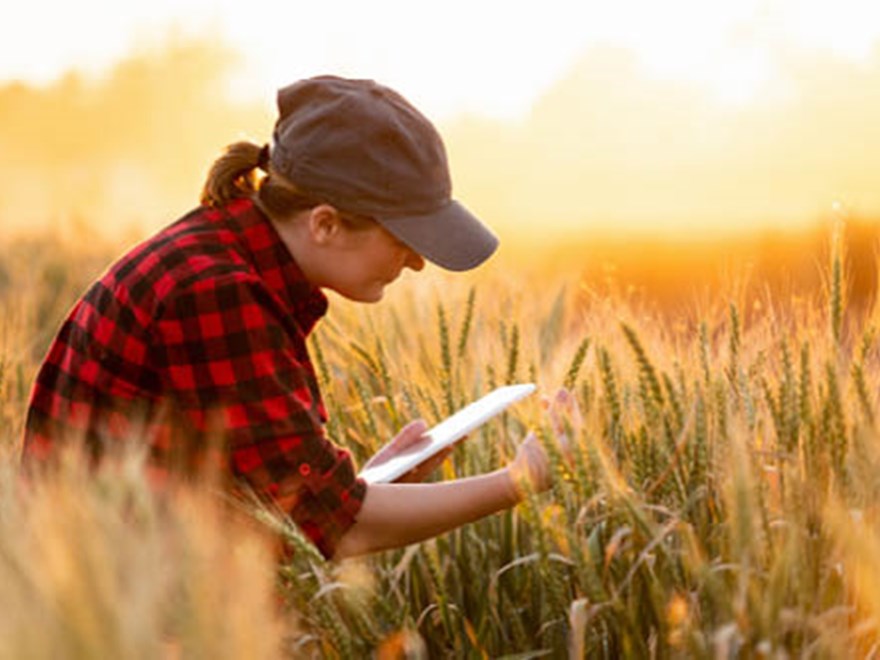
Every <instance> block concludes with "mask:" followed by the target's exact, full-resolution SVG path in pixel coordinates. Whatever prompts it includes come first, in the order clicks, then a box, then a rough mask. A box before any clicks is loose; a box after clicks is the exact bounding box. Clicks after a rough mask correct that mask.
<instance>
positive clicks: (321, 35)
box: [0, 0, 880, 234]
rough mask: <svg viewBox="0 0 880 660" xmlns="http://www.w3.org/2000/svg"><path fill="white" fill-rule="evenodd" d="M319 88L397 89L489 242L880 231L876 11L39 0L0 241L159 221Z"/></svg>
mask: <svg viewBox="0 0 880 660" xmlns="http://www.w3.org/2000/svg"><path fill="white" fill-rule="evenodd" d="M48 17H51V18H48ZM72 70H76V71H78V72H80V74H81V75H79V76H78V77H74V78H71V77H70V76H69V75H68V73H69V72H70V71H72ZM318 73H336V74H340V75H347V76H357V77H369V78H374V79H376V80H379V81H381V82H384V83H386V84H388V85H390V86H392V87H395V88H396V89H398V90H399V91H401V92H403V93H404V95H405V96H407V97H408V98H409V99H410V100H412V101H413V102H414V103H415V104H416V105H417V106H418V107H419V108H421V109H422V110H423V111H424V112H425V113H426V114H427V115H428V116H429V117H430V118H431V119H432V120H434V121H435V122H437V123H438V126H439V127H440V128H441V132H442V133H443V135H444V138H445V140H446V143H447V148H448V150H449V153H450V161H451V164H452V170H453V182H454V185H455V192H456V196H457V197H459V198H460V199H462V200H463V201H465V202H466V203H467V205H468V206H469V207H471V208H472V209H473V210H475V211H476V212H477V213H479V214H480V215H482V216H484V217H486V218H487V219H488V220H489V221H490V224H492V225H493V226H495V227H500V228H501V231H502V233H503V232H504V231H506V230H507V229H510V230H511V231H513V230H516V231H521V232H529V231H531V232H533V233H534V232H536V231H542V232H543V231H549V230H550V229H556V230H558V232H566V233H568V234H572V233H573V232H577V231H579V230H587V229H599V228H602V229H605V230H610V229H613V230H616V231H626V230H632V231H646V230H649V229H650V230H652V231H658V230H668V231H670V232H672V231H674V232H678V233H694V232H697V231H698V230H699V231H700V232H705V231H709V230H711V231H715V232H718V231H722V230H725V231H727V230H732V229H741V228H745V229H754V228H761V227H786V226H792V225H795V224H798V223H804V222H808V221H813V220H815V219H816V218H817V217H823V216H826V215H828V214H830V213H834V214H840V213H842V212H844V213H845V212H850V210H851V211H852V212H853V213H858V214H862V215H867V216H871V217H877V218H880V186H878V185H876V180H875V176H874V173H875V172H877V171H880V129H878V128H875V125H877V123H878V122H876V119H875V118H876V116H878V114H880V3H876V2H869V1H867V0H833V1H827V2H817V1H815V0H724V1H721V0H666V1H664V2H657V1H656V0H616V1H615V2H608V1H607V0H605V1H603V2H586V1H583V0H580V1H574V0H541V1H540V2H530V3H524V2H510V1H509V0H508V1H507V2H502V1H499V0H484V1H482V2H481V1H479V0H445V1H444V2H434V3H423V2H415V1H413V0H409V1H405V0H372V1H371V2H355V1H353V0H352V1H345V2H343V1H341V0H324V1H322V2H313V3H303V2H285V3H278V2H269V1H267V0H250V1H249V2H247V3H242V2H240V0H236V1H235V2H233V1H232V0H219V1H217V0H215V1H212V2H203V1H201V0H152V1H151V2H149V3H144V2H137V3H135V2H124V1H120V0H117V1H115V2H111V1H108V0H80V1H79V2H77V3H69V2H60V1H57V0H55V1H52V2H50V1H48V0H29V1H28V2H26V3H20V4H18V5H16V8H15V11H14V12H8V13H7V15H6V16H4V20H3V21H2V22H0V181H2V183H0V219H2V224H0V228H2V227H9V226H11V225H12V223H14V222H17V223H18V224H19V225H20V226H27V227H29V226H34V225H36V224H38V223H39V222H40V220H41V219H44V218H55V219H58V218H60V219H62V220H63V221H65V222H66V221H67V220H70V219H71V218H74V219H81V218H89V219H91V220H93V221H94V222H96V223H97V224H104V225H107V226H109V223H112V224H113V226H123V225H125V224H126V223H127V222H128V221H132V222H146V223H147V224H148V225H149V226H155V225H157V224H162V223H163V222H164V221H166V220H167V219H168V216H169V215H170V214H175V213H178V212H179V211H182V210H185V208H184V207H185V206H186V205H187V204H190V203H191V201H192V200H193V199H194V198H195V197H196V196H197V190H198V187H199V186H200V183H201V179H202V177H203V175H204V171H205V169H206V163H210V160H211V159H212V158H213V157H214V156H216V153H217V150H218V149H219V148H220V146H222V145H223V144H226V143H228V142H231V141H232V140H233V139H235V138H236V137H237V136H241V135H245V136H248V137H250V136H257V137H256V138H254V139H255V140H257V141H259V140H262V139H263V138H262V136H263V135H265V134H266V133H267V131H268V130H270V128H271V113H272V111H273V110H274V108H273V101H274V98H273V97H274V90H275V89H277V88H278V87H281V86H283V85H285V84H287V83H289V82H292V81H293V80H296V79H298V78H301V77H304V76H309V75H314V74H318ZM220 92H222V94H223V98H224V103H223V104H222V105H220V104H218V102H217V99H218V93H220ZM70 125H74V126H75V127H76V130H75V131H71V130H69V129H68V126H70ZM105 218H106V219H107V221H106V222H105Z"/></svg>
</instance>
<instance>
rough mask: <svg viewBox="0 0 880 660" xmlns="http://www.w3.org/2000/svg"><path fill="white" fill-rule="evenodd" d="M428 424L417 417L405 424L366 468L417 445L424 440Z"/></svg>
mask: <svg viewBox="0 0 880 660" xmlns="http://www.w3.org/2000/svg"><path fill="white" fill-rule="evenodd" d="M427 430H428V424H427V423H426V422H425V420H423V419H416V420H413V421H411V422H410V423H409V424H407V425H406V426H404V427H403V428H402V429H400V431H399V432H398V434H397V435H395V436H394V437H393V438H392V439H391V440H390V441H389V442H388V443H387V444H386V445H385V446H384V447H382V449H380V450H379V451H377V452H376V453H375V454H374V455H373V457H372V458H370V460H369V461H367V463H366V465H364V468H367V467H376V466H377V465H381V464H382V463H384V462H385V461H387V460H388V459H390V458H393V457H394V456H397V455H398V454H402V453H404V452H405V451H407V450H409V449H412V448H413V447H415V446H417V445H418V444H419V442H422V441H423V440H424V436H425V432H426V431H427Z"/></svg>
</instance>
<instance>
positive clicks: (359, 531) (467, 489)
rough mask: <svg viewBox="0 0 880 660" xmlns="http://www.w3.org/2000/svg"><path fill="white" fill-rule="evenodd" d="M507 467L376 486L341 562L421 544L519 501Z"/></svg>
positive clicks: (344, 543) (342, 544) (341, 548)
mask: <svg viewBox="0 0 880 660" xmlns="http://www.w3.org/2000/svg"><path fill="white" fill-rule="evenodd" d="M519 499H520V498H519V495H518V493H517V489H516V487H515V485H514V481H513V478H512V476H511V474H510V471H509V470H508V469H507V468H503V469H500V470H496V471H494V472H490V473H488V474H484V475H480V476H477V477H468V478H465V479H456V480H455V481H443V482H439V483H428V484H371V485H370V486H369V487H368V488H367V494H366V497H365V498H364V503H363V506H362V507H361V510H360V512H359V513H358V517H357V522H355V524H354V525H353V526H352V527H351V529H349V530H348V532H347V533H346V534H345V535H344V536H343V537H342V538H341V539H340V541H339V544H338V546H337V549H336V554H335V558H337V559H341V558H345V557H352V556H356V555H361V554H365V553H368V552H375V551H377V550H386V549H389V548H397V547H400V546H404V545H408V544H410V543H417V542H419V541H423V540H425V539H427V538H431V537H432V536H437V535H438V534H442V533H444V532H447V531H449V530H451V529H454V528H456V527H458V526H460V525H464V524H466V523H469V522H473V521H474V520H478V519H480V518H482V517H484V516H487V515H489V514H492V513H495V512H497V511H501V510H503V509H508V508H510V507H512V506H514V505H515V504H516V503H517V502H519Z"/></svg>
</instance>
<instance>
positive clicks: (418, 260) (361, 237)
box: [324, 223, 425, 302]
mask: <svg viewBox="0 0 880 660" xmlns="http://www.w3.org/2000/svg"><path fill="white" fill-rule="evenodd" d="M338 238H339V240H338V241H336V243H335V247H336V250H335V255H327V256H328V257H329V258H332V259H333V262H334V263H332V264H327V265H328V266H332V267H329V268H326V270H325V277H324V285H325V286H326V287H327V288H330V289H332V290H334V291H336V292H337V293H338V294H340V295H342V296H345V297H346V298H349V299H350V300H356V301H358V302H377V301H379V300H380V299H381V298H382V295H383V294H384V292H385V287H386V286H388V285H389V284H391V283H392V282H393V281H394V280H396V279H397V278H398V277H399V276H400V273H401V272H402V271H403V269H404V268H411V269H412V270H414V271H419V270H422V268H424V267H425V260H424V259H423V258H422V257H421V256H420V255H419V254H418V253H416V252H415V251H414V250H412V249H411V248H410V247H408V246H407V245H406V244H404V243H403V242H401V241H400V240H398V239H397V238H396V237H395V236H394V235H393V234H392V233H391V232H389V231H388V230H387V229H385V228H384V227H382V225H380V224H379V223H373V224H371V225H369V226H368V227H367V228H360V229H351V228H348V227H343V228H342V229H341V233H340V235H339V237H338Z"/></svg>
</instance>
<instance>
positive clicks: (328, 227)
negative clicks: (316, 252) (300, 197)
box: [308, 204, 342, 245]
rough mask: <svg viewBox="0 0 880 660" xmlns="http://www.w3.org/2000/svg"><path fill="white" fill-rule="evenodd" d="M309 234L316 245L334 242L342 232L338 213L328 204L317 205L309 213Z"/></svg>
mask: <svg viewBox="0 0 880 660" xmlns="http://www.w3.org/2000/svg"><path fill="white" fill-rule="evenodd" d="M308 226H309V234H310V235H311V237H312V241H314V242H315V243H316V244H317V245H327V244H328V243H330V242H332V241H334V240H335V239H336V237H337V236H338V235H339V233H340V231H341V230H342V218H340V217H339V211H337V210H336V209H335V208H334V207H332V206H330V205H329V204H319V205H318V206H315V207H314V208H312V210H311V211H309V222H308Z"/></svg>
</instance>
